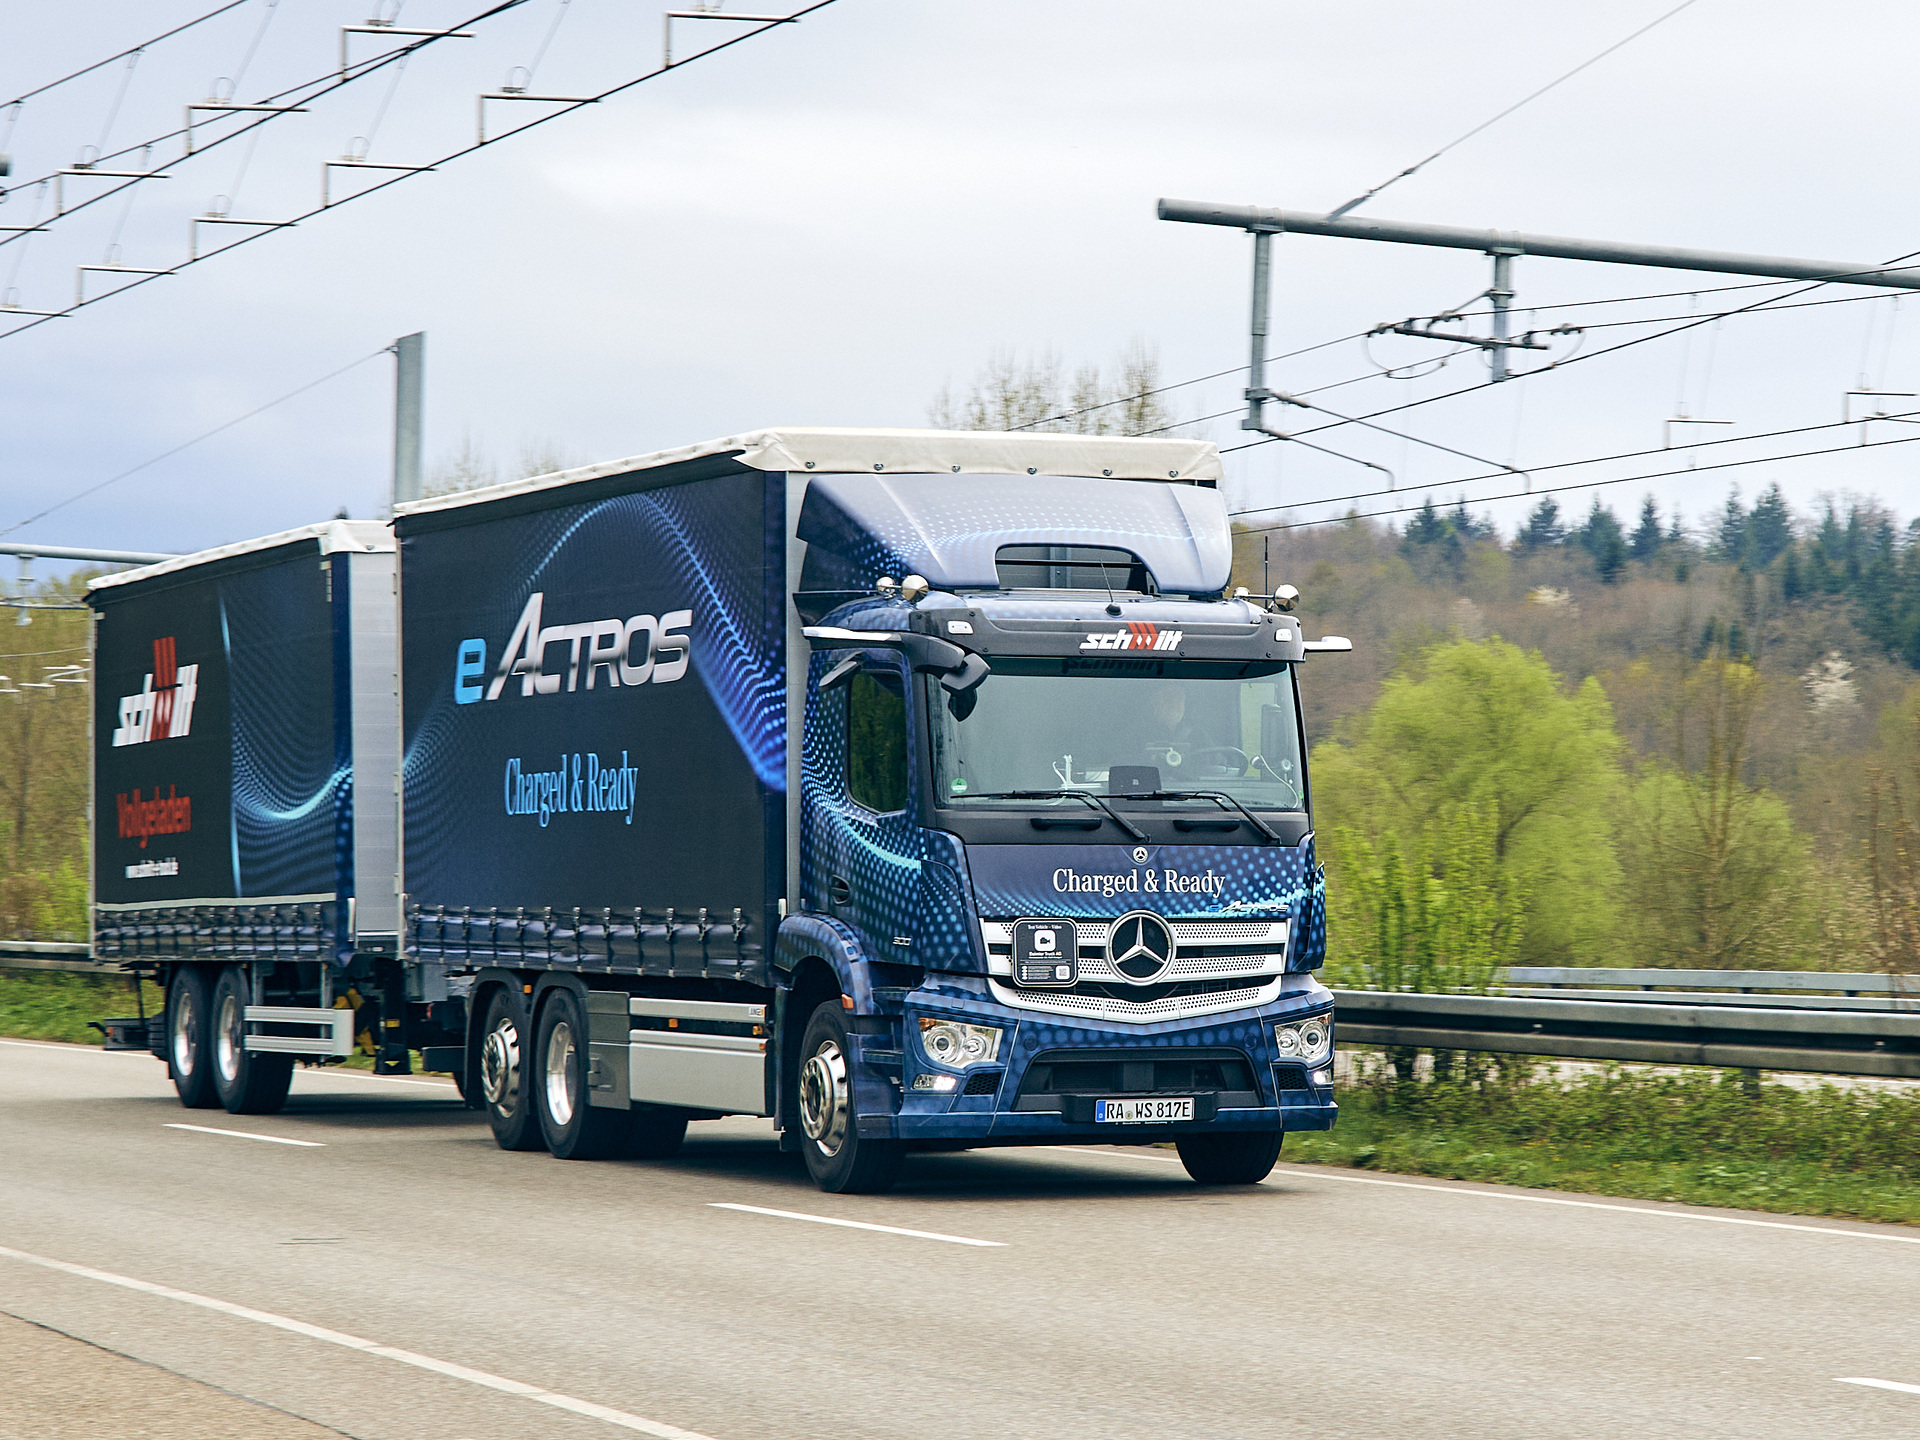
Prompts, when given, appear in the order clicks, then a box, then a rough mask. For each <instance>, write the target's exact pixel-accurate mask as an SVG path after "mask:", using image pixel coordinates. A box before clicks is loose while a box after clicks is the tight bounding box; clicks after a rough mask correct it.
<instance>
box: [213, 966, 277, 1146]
mask: <svg viewBox="0 0 1920 1440" xmlns="http://www.w3.org/2000/svg"><path fill="white" fill-rule="evenodd" d="M252 1003H253V985H252V983H251V982H250V981H249V980H248V979H247V972H246V971H245V970H243V969H241V968H240V967H239V966H238V965H230V966H228V967H227V968H226V969H225V970H222V971H221V972H220V978H219V980H217V981H216V982H215V983H214V987H213V1006H212V1010H211V1012H210V1013H209V1015H208V1019H207V1040H208V1048H207V1056H208V1058H209V1059H210V1060H211V1061H212V1063H211V1064H210V1065H209V1066H208V1067H207V1068H208V1070H210V1071H211V1072H212V1076H213V1089H214V1093H215V1094H216V1095H218V1096H219V1097H220V1103H221V1104H222V1105H224V1106H225V1107H226V1109H227V1113H228V1114H229V1115H271V1114H273V1113H274V1112H275V1111H277V1110H279V1109H280V1107H281V1106H283V1105H285V1104H286V1103H287V1090H288V1088H289V1087H290V1086H291V1085H292V1084H293V1056H291V1055H270V1054H260V1053H257V1052H255V1051H252V1050H249V1049H247V1043H246V1042H247V1006H248V1005H250V1004H252Z"/></svg>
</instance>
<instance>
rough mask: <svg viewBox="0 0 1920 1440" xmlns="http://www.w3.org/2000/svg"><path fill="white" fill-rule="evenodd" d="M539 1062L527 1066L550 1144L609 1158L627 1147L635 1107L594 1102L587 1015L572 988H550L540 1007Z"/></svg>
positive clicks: (561, 1150)
mask: <svg viewBox="0 0 1920 1440" xmlns="http://www.w3.org/2000/svg"><path fill="white" fill-rule="evenodd" d="M538 1033H539V1037H540V1038H539V1041H538V1042H537V1043H536V1044H535V1046H534V1055H535V1057H536V1059H537V1063H536V1064H535V1065H533V1066H530V1067H528V1076H527V1080H523V1081H522V1083H523V1084H525V1083H527V1081H528V1080H530V1081H531V1082H532V1084H533V1088H534V1107H535V1110H536V1112H537V1113H538V1114H539V1116H540V1133H541V1134H542V1135H544V1136H545V1137H546V1142H547V1149H549V1150H551V1151H552V1152H553V1153H554V1154H555V1155H556V1156H558V1157H559V1158H560V1159H562V1160H604V1159H606V1158H607V1157H608V1156H609V1155H617V1154H619V1153H620V1152H621V1151H623V1150H625V1149H626V1148H627V1143H628V1135H629V1132H630V1130H631V1129H632V1126H631V1124H630V1121H629V1116H630V1115H631V1112H630V1111H626V1110H611V1109H604V1108H601V1107H598V1106H595V1105H594V1104H593V1103H592V1102H591V1101H590V1100H589V1099H588V1096H587V1061H588V1059H589V1057H590V1053H591V1052H590V1051H589V1050H588V1048H587V1017H586V1015H585V1013H584V1012H583V1011H582V1009H581V1006H580V999H579V997H578V996H577V995H575V994H574V993H573V992H572V991H571V990H553V991H550V992H548V995H547V1003H546V1005H545V1007H544V1008H543V1009H542V1010H541V1011H540V1029H539V1032H538Z"/></svg>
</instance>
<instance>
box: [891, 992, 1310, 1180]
mask: <svg viewBox="0 0 1920 1440" xmlns="http://www.w3.org/2000/svg"><path fill="white" fill-rule="evenodd" d="M1288 978H1289V981H1290V983H1289V986H1288V987H1287V990H1286V993H1283V994H1282V995H1281V996H1280V997H1279V998H1278V999H1277V1000H1275V1001H1274V1002H1272V1003H1271V1004H1267V1005H1263V1006H1259V1007H1255V1008H1249V1009H1245V1010H1235V1011H1229V1012H1226V1013H1224V1014H1217V1015H1207V1016H1204V1017H1201V1018H1198V1019H1191V1020H1181V1021H1163V1022H1155V1023H1151V1024H1125V1023H1117V1022H1112V1021H1105V1020H1087V1019H1081V1018H1069V1017H1060V1016H1054V1015H1037V1014H1036V1013H1035V1012H1033V1011H1031V1010H1024V1009H1017V1008H1014V1007H1011V1006H1007V1005H1004V1004H1002V1003H1000V1002H999V1001H998V1000H997V999H995V998H994V996H993V995H992V993H991V992H990V991H989V990H988V989H987V987H986V986H985V985H983V984H981V983H980V982H978V981H977V980H975V979H974V978H973V977H970V976H947V975H933V976H929V977H928V980H927V983H926V984H925V985H923V986H921V987H920V988H919V989H917V990H914V991H912V992H910V993H909V994H908V995H907V996H906V997H905V1005H904V1014H903V1015H902V1016H901V1023H900V1030H899V1032H898V1034H897V1037H896V1036H877V1035H864V1036H861V1037H860V1040H859V1042H858V1048H859V1050H860V1055H859V1061H860V1064H859V1067H858V1071H859V1073H858V1076H857V1079H856V1087H855V1088H856V1095H857V1101H856V1103H857V1105H858V1109H859V1114H858V1121H857V1123H858V1126H859V1133H860V1135H861V1136H862V1137H863V1138H873V1139H896V1140H905V1141H914V1140H926V1141H956V1140H957V1141H965V1142H967V1143H969V1144H974V1145H1018V1144H1039V1143H1046V1142H1048V1141H1058V1140H1063V1139H1073V1140H1082V1141H1098V1142H1103V1143H1106V1144H1151V1143H1154V1142H1157V1141H1165V1140H1172V1139H1176V1138H1178V1137H1179V1136H1181V1135H1191V1134H1195V1133H1198V1132H1202V1131H1216V1132H1217V1131H1229V1130H1327V1129H1331V1128H1332V1126H1333V1123H1334V1121H1335V1119H1336V1118H1337V1117H1338V1115H1339V1107H1338V1106H1337V1105H1336V1104H1335V1103H1334V1097H1333V1087H1332V1085H1331V1084H1330V1083H1328V1084H1318V1083H1315V1081H1316V1076H1321V1075H1323V1076H1326V1077H1331V1074H1332V1070H1333V1060H1332V1057H1331V1055H1329V1056H1328V1058H1327V1059H1325V1060H1324V1061H1322V1062H1321V1063H1320V1064H1318V1065H1316V1066H1314V1067H1312V1068H1311V1069H1308V1068H1306V1067H1304V1066H1302V1065H1300V1064H1299V1063H1298V1062H1296V1061H1286V1060H1283V1059H1281V1057H1279V1056H1278V1055H1276V1054H1275V1053H1274V1045H1273V1026H1274V1022H1276V1021H1285V1020H1297V1019H1300V1018H1302V1017H1303V1016H1306V1015H1311V1014H1316V1013H1319V1012H1322V1011H1325V1010H1327V1009H1328V1008H1329V1007H1330V1006H1331V1004H1332V1000H1333V996H1332V993H1331V992H1330V991H1328V990H1327V989H1326V988H1325V987H1324V986H1322V985H1320V984H1319V983H1318V982H1317V981H1315V980H1314V979H1313V978H1312V977H1311V976H1309V975H1299V976H1291V977H1288ZM921 1016H930V1017H937V1018H940V1019H946V1020H959V1021H964V1022H968V1023H971V1024H975V1025H994V1026H998V1027H1000V1028H1001V1029H1002V1030H1003V1031H1004V1032H1005V1034H1004V1036H1003V1038H1002V1041H1001V1049H1000V1055H999V1057H998V1061H997V1062H996V1063H995V1064H992V1065H981V1066H974V1067H972V1068H970V1069H966V1070H950V1069H946V1068H944V1067H941V1066H938V1065H935V1064H933V1063H932V1062H930V1061H929V1060H928V1059H927V1058H926V1056H925V1055H924V1054H923V1053H922V1052H921V1050H920V1048H919V1041H918V1034H919V1029H920V1026H919V1019H920V1017H921ZM1081 1057H1087V1058H1088V1059H1089V1060H1091V1061H1092V1062H1093V1064H1094V1067H1095V1068H1094V1069H1093V1070H1091V1071H1087V1070H1086V1067H1085V1066H1084V1065H1083V1066H1080V1067H1078V1070H1079V1072H1081V1073H1092V1074H1095V1075H1097V1074H1098V1073H1099V1068H1100V1067H1102V1066H1105V1067H1106V1068H1108V1070H1109V1073H1110V1074H1111V1076H1112V1077H1113V1078H1114V1080H1115V1081H1116V1083H1114V1084H1105V1083H1102V1082H1099V1081H1097V1080H1096V1081H1095V1083H1092V1084H1090V1085H1087V1086H1084V1087H1082V1086H1080V1085H1078V1084H1076V1083H1073V1082H1072V1081H1055V1080H1054V1079H1053V1073H1054V1072H1053V1071H1047V1072H1040V1073H1037V1074H1031V1075H1030V1073H1029V1072H1030V1070H1032V1069H1033V1067H1035V1065H1036V1063H1038V1064H1039V1065H1041V1066H1053V1067H1061V1066H1064V1065H1068V1064H1070V1062H1074V1061H1076V1060H1079V1059H1080V1058H1081ZM1187 1062H1194V1063H1193V1064H1188V1063H1187ZM1222 1062H1224V1065H1225V1068H1224V1069H1218V1067H1219V1066H1220V1064H1221V1063H1222ZM1165 1066H1171V1067H1172V1075H1173V1076H1174V1077H1178V1076H1179V1075H1181V1074H1182V1073H1183V1072H1190V1073H1191V1074H1192V1075H1193V1076H1196V1077H1201V1078H1202V1079H1203V1080H1204V1078H1206V1077H1207V1076H1209V1074H1210V1073H1217V1074H1218V1075H1221V1076H1226V1077H1233V1076H1237V1077H1238V1078H1237V1079H1231V1080H1230V1081H1229V1083H1226V1084H1217V1083H1216V1084H1206V1083H1194V1084H1187V1083H1185V1082H1184V1081H1182V1080H1180V1079H1178V1078H1175V1079H1174V1080H1173V1083H1171V1084H1160V1083H1156V1082H1157V1081H1159V1080H1160V1079H1163V1078H1166V1076H1167V1072H1166V1070H1165V1069H1164V1068H1162V1069H1161V1070H1160V1073H1159V1074H1152V1072H1153V1071H1154V1070H1155V1069H1156V1067H1165ZM1209 1066H1213V1067H1215V1069H1214V1071H1212V1072H1210V1070H1209V1068H1208V1067H1209ZM922 1075H943V1076H952V1077H954V1078H955V1081H956V1088H954V1089H953V1090H950V1091H933V1090H924V1089H916V1088H915V1081H916V1079H917V1078H918V1077H920V1076H922ZM1149 1075H1152V1078H1151V1079H1149V1078H1148V1076H1149ZM1122 1077H1125V1078H1124V1079H1123V1078H1122ZM1041 1078H1045V1079H1046V1080H1047V1084H1046V1085H1045V1087H1044V1091H1043V1093H1035V1088H1034V1084H1033V1083H1031V1082H1033V1081H1035V1080H1038V1079H1041ZM1128 1080H1131V1081H1133V1082H1134V1083H1131V1084H1129V1083H1126V1081H1128ZM1143 1081H1144V1082H1145V1083H1142V1082H1143ZM1249 1081H1250V1082H1251V1083H1250V1084H1249V1083H1248V1082H1249ZM989 1086H991V1089H989V1088H988V1087H989ZM970 1091H971V1092H973V1093H969V1092H970ZM1176 1093H1177V1094H1182V1095H1192V1096H1193V1097H1194V1101H1195V1105H1194V1118H1193V1119H1192V1120H1190V1121H1182V1122H1179V1123H1176V1124H1106V1123H1099V1122H1096V1121H1095V1120H1094V1118H1093V1116H1094V1105H1095V1102H1096V1101H1097V1100H1098V1099H1101V1098H1108V1097H1115V1096H1123V1095H1124V1096H1128V1097H1131V1098H1147V1097H1151V1096H1154V1095H1170V1094H1176Z"/></svg>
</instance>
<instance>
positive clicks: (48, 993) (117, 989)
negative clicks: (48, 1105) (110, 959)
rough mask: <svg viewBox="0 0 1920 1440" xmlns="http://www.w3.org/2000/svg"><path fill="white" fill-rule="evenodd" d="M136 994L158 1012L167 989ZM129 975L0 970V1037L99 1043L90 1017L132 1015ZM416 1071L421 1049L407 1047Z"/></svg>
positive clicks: (356, 1059)
mask: <svg viewBox="0 0 1920 1440" xmlns="http://www.w3.org/2000/svg"><path fill="white" fill-rule="evenodd" d="M141 993H142V994H143V996H144V997H145V999H146V1007H147V1008H146V1013H147V1014H148V1015H150V1016H151V1015H158V1014H161V1013H162V1012H163V1011H164V1010H165V1009H166V1006H167V997H166V993H165V992H164V991H162V990H161V989H160V987H159V986H158V985H155V984H154V983H153V982H152V981H151V980H147V981H143V982H142V984H141ZM138 1013H140V1012H138V1011H137V1010H136V1009H135V1008H134V998H133V979H132V977H131V976H128V975H81V974H77V973H75V972H73V971H68V970H0V1037H5V1038H7V1039H10V1040H59V1041H65V1042H66V1043H68V1044H73V1045H98V1044H101V1043H102V1040H103V1037H102V1036H101V1034H100V1032H99V1031H98V1030H94V1029H91V1028H89V1026H88V1024H87V1022H88V1021H90V1020H104V1019H106V1018H107V1017H108V1016H110V1015H115V1016H118V1015H135V1014H138ZM412 1058H413V1070H414V1073H415V1074H416V1075H424V1074H428V1073H430V1072H428V1071H426V1070H423V1069H422V1068H421V1060H420V1052H419V1051H418V1050H415V1051H413V1052H412ZM341 1063H342V1064H343V1065H345V1066H346V1067H347V1068H348V1069H350V1070H371V1069H373V1057H372V1056H371V1055H366V1054H362V1053H361V1052H359V1051H355V1052H354V1053H353V1054H352V1055H350V1056H348V1057H347V1058H346V1059H345V1060H343V1061H342V1062H341Z"/></svg>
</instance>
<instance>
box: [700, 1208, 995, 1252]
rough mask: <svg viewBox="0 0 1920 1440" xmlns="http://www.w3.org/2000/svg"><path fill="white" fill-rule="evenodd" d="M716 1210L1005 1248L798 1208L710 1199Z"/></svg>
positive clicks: (922, 1238)
mask: <svg viewBox="0 0 1920 1440" xmlns="http://www.w3.org/2000/svg"><path fill="white" fill-rule="evenodd" d="M707 1204H708V1205H709V1206H710V1207H711V1208H712V1209H715V1210H741V1211H744V1212H746V1213H747V1214H749V1215H772V1216H774V1217H775V1218H777V1219H780V1220H810V1221H812V1222H813V1223H814V1224H815V1225H839V1226H843V1227H844V1228H846V1229H848V1230H878V1231H879V1232H880V1233H881V1234H883V1235H910V1236H912V1237H913V1238H914V1239H915V1240H944V1241H946V1242H947V1244H949V1245H980V1246H992V1247H995V1248H997V1249H1002V1250H1004V1249H1005V1248H1006V1244H1007V1242H1006V1241H1004V1240H969V1239H968V1238H967V1237H966V1236H964V1235H940V1234H937V1233H935V1232H934V1231H932V1230H902V1229H901V1228H900V1227H899V1226H898V1225H870V1224H868V1223H867V1222H866V1221H865V1220H836V1219H834V1218H833V1217H832V1216H831V1215H803V1214H801V1213H800V1212H799V1211H798V1210H769V1209H767V1208H766V1207H765V1206H763V1205H733V1204H729V1203H728V1202H726V1201H724V1200H709V1201H708V1202H707Z"/></svg>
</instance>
